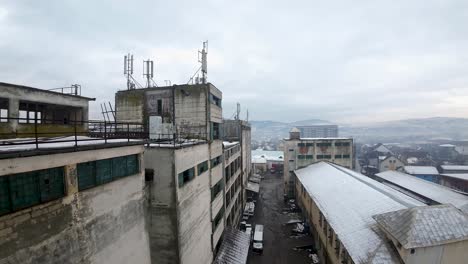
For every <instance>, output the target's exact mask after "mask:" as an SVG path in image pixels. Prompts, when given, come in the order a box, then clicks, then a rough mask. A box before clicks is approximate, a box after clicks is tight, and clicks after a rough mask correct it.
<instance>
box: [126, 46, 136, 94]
mask: <svg viewBox="0 0 468 264" xmlns="http://www.w3.org/2000/svg"><path fill="white" fill-rule="evenodd" d="M124 75H125V77H126V78H127V90H133V89H135V83H134V82H133V76H132V75H133V54H130V53H129V54H127V55H125V56H124Z"/></svg>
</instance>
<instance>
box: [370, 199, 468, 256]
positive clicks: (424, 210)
mask: <svg viewBox="0 0 468 264" xmlns="http://www.w3.org/2000/svg"><path fill="white" fill-rule="evenodd" d="M374 219H375V221H377V223H378V224H379V225H380V226H381V227H382V228H383V229H384V230H385V231H386V232H388V233H389V234H391V236H392V237H393V238H395V239H396V240H397V241H398V242H399V243H400V244H401V245H402V246H403V247H404V248H405V249H411V248H419V247H431V246H437V245H441V244H447V243H453V242H457V241H463V240H467V239H468V216H467V215H465V214H463V213H462V212H460V211H459V210H457V209H456V208H455V207H453V206H452V205H437V206H422V207H413V208H409V209H402V210H398V211H395V212H388V213H384V214H380V215H376V216H374Z"/></svg>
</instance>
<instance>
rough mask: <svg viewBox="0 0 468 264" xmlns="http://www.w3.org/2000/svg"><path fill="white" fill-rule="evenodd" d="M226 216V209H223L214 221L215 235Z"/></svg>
mask: <svg viewBox="0 0 468 264" xmlns="http://www.w3.org/2000/svg"><path fill="white" fill-rule="evenodd" d="M223 216H224V208H221V210H219V212H218V214H217V215H216V217H215V219H214V220H213V233H214V231H215V230H216V228H217V227H218V225H219V223H221V220H222V219H223Z"/></svg>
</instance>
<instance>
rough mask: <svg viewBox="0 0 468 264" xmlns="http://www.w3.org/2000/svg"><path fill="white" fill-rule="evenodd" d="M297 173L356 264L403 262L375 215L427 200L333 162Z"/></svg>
mask: <svg viewBox="0 0 468 264" xmlns="http://www.w3.org/2000/svg"><path fill="white" fill-rule="evenodd" d="M295 174H296V176H297V178H298V179H299V181H300V182H301V183H302V185H303V186H304V188H305V189H306V191H307V192H308V194H309V196H310V197H311V198H312V199H313V200H314V202H315V203H316V204H317V206H318V207H319V209H320V211H321V212H322V214H323V215H324V216H325V218H326V219H327V221H328V223H329V224H330V226H331V227H332V229H333V230H334V231H335V233H336V234H337V236H338V238H339V239H340V240H341V242H342V244H343V245H344V247H345V248H346V250H347V251H348V253H349V255H350V256H351V258H352V259H353V261H354V263H399V262H398V255H397V253H396V252H394V251H393V250H392V249H391V248H390V247H389V245H388V243H387V242H386V239H385V235H384V233H383V231H382V230H380V229H379V228H378V227H377V223H376V222H375V220H374V219H373V218H372V216H373V215H376V214H382V213H386V212H391V211H396V210H401V209H406V208H409V207H414V206H421V205H424V204H423V203H421V202H419V201H417V200H415V199H413V198H411V197H408V196H406V195H404V194H402V193H400V192H398V191H396V190H394V189H392V188H390V187H388V186H385V185H384V184H381V183H379V182H377V181H374V180H372V179H370V178H368V177H366V176H364V175H362V174H360V173H357V172H354V171H352V170H349V169H346V168H343V167H340V166H338V165H335V164H332V163H327V162H318V163H314V164H312V165H309V166H308V167H306V168H303V169H299V170H296V171H295Z"/></svg>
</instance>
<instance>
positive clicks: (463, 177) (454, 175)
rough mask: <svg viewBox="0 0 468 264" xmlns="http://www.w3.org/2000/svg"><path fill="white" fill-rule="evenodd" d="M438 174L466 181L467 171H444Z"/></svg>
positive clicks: (467, 177)
mask: <svg viewBox="0 0 468 264" xmlns="http://www.w3.org/2000/svg"><path fill="white" fill-rule="evenodd" d="M440 176H446V177H450V178H455V179H459V180H464V181H468V173H444V174H441V175H440Z"/></svg>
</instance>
